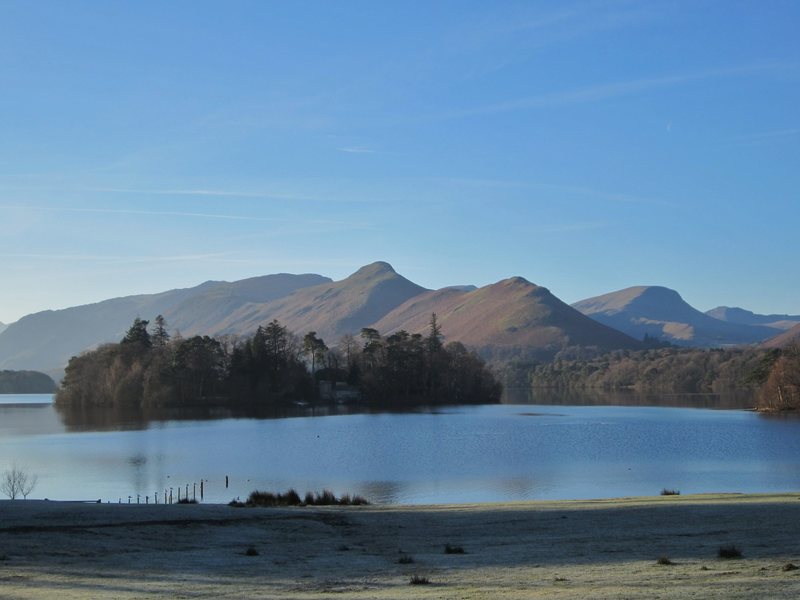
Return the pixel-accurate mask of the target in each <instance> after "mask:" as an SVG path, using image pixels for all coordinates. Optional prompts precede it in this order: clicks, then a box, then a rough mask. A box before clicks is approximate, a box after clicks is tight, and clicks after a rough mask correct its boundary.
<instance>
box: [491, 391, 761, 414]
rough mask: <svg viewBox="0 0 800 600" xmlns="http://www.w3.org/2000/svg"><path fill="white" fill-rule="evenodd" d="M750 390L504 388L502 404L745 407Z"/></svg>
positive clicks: (749, 405) (751, 402) (751, 395)
mask: <svg viewBox="0 0 800 600" xmlns="http://www.w3.org/2000/svg"><path fill="white" fill-rule="evenodd" d="M755 401H756V398H755V394H754V393H753V392H752V391H746V390H745V391H732V392H726V393H720V394H665V393H641V392H635V391H633V390H614V391H603V390H546V389H531V388H507V389H506V390H504V393H503V399H502V403H503V404H543V405H548V406H663V407H671V408H710V409H721V410H722V409H724V410H745V409H751V408H753V407H754V406H755Z"/></svg>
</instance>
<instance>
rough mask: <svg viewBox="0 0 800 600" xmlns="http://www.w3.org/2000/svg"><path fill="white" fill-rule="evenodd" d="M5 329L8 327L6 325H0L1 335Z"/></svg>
mask: <svg viewBox="0 0 800 600" xmlns="http://www.w3.org/2000/svg"><path fill="white" fill-rule="evenodd" d="M6 327H8V325H6V324H5V323H0V333H3V331H4V330H5V329H6Z"/></svg>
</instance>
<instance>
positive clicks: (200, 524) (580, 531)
mask: <svg viewBox="0 0 800 600" xmlns="http://www.w3.org/2000/svg"><path fill="white" fill-rule="evenodd" d="M728 544H734V545H735V546H737V547H738V548H740V549H741V550H742V552H743V558H741V559H738V560H725V559H721V558H719V557H718V556H717V553H718V549H719V547H720V546H723V545H728ZM447 545H451V547H452V548H455V549H458V548H462V549H463V551H464V552H463V554H462V553H458V552H456V553H450V554H448V553H445V550H444V549H445V547H446V546H447ZM249 550H251V551H252V552H253V555H248V551H249ZM662 556H663V557H665V558H668V559H669V561H670V562H671V563H674V564H669V565H661V564H658V563H657V559H659V557H662ZM401 557H410V558H406V559H404V560H405V561H406V562H402V561H401V560H400V559H401ZM789 563H792V564H794V565H797V566H800V492H798V493H795V494H701V495H684V496H656V497H632V498H616V499H595V500H541V501H520V502H500V503H491V504H456V505H411V506H409V505H368V506H355V507H351V506H344V507H339V506H330V507H319V506H313V507H311V506H309V507H288V508H234V507H229V506H227V505H224V504H197V505H177V504H171V505H169V504H168V505H163V504H162V505H152V504H151V505H144V504H138V505H137V504H130V505H128V504H122V505H120V504H96V503H88V504H85V503H76V502H70V501H44V500H15V501H8V500H5V501H0V597H13V598H47V597H52V596H54V595H56V594H57V595H59V596H60V597H61V598H64V599H69V598H86V597H92V598H111V597H114V598H142V597H146V598H171V597H175V596H180V597H212V596H224V597H232V598H239V597H240V598H253V597H269V598H274V597H279V598H298V599H301V598H302V599H316V598H328V597H331V596H332V595H335V596H337V597H346V598H378V599H381V598H428V597H430V598H434V597H435V598H440V597H447V598H451V597H453V598H455V597H458V598H468V599H472V598H483V597H493V598H531V597H593V598H618V597H621V596H624V597H629V598H652V597H653V596H654V595H657V596H659V597H662V598H681V597H686V596H689V595H691V594H695V595H699V596H702V597H712V598H713V597H719V598H752V597H770V598H792V597H797V596H798V595H800V570H797V571H795V570H793V569H791V570H783V569H784V568H787V567H786V565H788V564H789ZM414 575H417V576H419V577H423V578H427V579H428V580H429V581H430V583H429V584H428V585H409V582H410V579H411V577H412V576H414Z"/></svg>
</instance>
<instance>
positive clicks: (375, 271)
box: [348, 260, 397, 279]
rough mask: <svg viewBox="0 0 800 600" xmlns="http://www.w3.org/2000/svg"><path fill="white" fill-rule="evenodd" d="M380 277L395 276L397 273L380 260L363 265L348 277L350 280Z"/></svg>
mask: <svg viewBox="0 0 800 600" xmlns="http://www.w3.org/2000/svg"><path fill="white" fill-rule="evenodd" d="M381 275H397V271H395V270H394V267H392V265H390V264H389V263H388V262H384V261H382V260H379V261H376V262H374V263H370V264H368V265H364V266H363V267H361V268H360V269H359V270H358V271H356V272H355V273H353V274H352V275H350V277H348V279H350V278H363V277H378V276H381Z"/></svg>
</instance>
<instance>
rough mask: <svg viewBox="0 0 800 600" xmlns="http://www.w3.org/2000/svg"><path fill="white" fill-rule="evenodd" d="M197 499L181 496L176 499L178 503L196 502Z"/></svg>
mask: <svg viewBox="0 0 800 600" xmlns="http://www.w3.org/2000/svg"><path fill="white" fill-rule="evenodd" d="M197 503H198V502H197V500H195V499H194V498H181V499H180V500H178V504H197Z"/></svg>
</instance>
